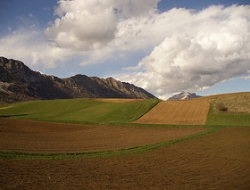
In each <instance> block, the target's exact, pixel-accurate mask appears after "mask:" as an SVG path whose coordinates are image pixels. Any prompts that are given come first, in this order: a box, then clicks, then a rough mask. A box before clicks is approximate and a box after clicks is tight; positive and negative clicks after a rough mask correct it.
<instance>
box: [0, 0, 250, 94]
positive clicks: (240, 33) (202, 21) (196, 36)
mask: <svg viewBox="0 0 250 190" xmlns="http://www.w3.org/2000/svg"><path fill="white" fill-rule="evenodd" d="M0 26H1V27H0V56H4V57H6V58H8V59H16V60H20V61H22V62H24V63H25V64H26V65H27V66H29V67H30V68H31V69H33V70H37V71H40V72H41V73H44V74H48V75H55V76H58V77H61V78H66V77H70V76H74V75H76V74H84V75H87V76H97V77H101V78H108V77H113V78H115V79H117V80H120V81H123V82H129V83H131V84H134V85H136V86H139V87H142V88H144V89H145V90H147V91H148V92H150V93H152V94H154V95H155V96H157V97H158V98H161V99H167V98H168V97H169V96H171V95H173V94H175V93H178V92H181V91H189V92H194V93H197V94H199V95H203V96H205V95H210V94H218V93H231V92H241V91H250V0H203V1H200V0H188V1H187V0H179V1H178V0H175V1H173V0H0Z"/></svg>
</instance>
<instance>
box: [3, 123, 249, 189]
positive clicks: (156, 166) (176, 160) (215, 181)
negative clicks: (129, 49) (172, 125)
mask: <svg viewBox="0 0 250 190" xmlns="http://www.w3.org/2000/svg"><path fill="white" fill-rule="evenodd" d="M249 136H250V128H249V127H237V128H236V127H235V128H225V129H222V130H219V131H216V132H214V133H210V134H207V135H203V136H200V137H197V138H194V139H190V140H187V141H183V142H179V143H177V144H174V145H172V146H169V147H164V148H160V149H157V150H154V151H149V152H146V153H143V154H137V155H130V156H121V157H115V158H87V159H73V160H7V159H0V187H2V189H6V190H8V189H39V190H43V189H46V190H47V189H67V190H68V189H171V190H175V189H180V190H183V189H189V190H190V189H200V190H206V189H209V190H211V189H214V190H222V189H223V190H224V189H227V190H235V189H237V190H249V189H250V138H249ZM0 189H1V188H0Z"/></svg>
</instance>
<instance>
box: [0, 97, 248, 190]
mask: <svg viewBox="0 0 250 190" xmlns="http://www.w3.org/2000/svg"><path fill="white" fill-rule="evenodd" d="M249 99H250V93H238V94H227V95H217V96H210V97H202V98H198V99H195V100H185V101H159V100H157V99H150V100H129V99H71V100H53V101H36V102H21V103H15V104H7V105H1V106H0V150H1V151H0V186H1V187H2V188H3V189H55V188H57V189H242V190H245V189H250V181H249V179H250V168H249V165H250V138H249V136H250V112H249V109H250V108H249V106H245V105H248V104H249V101H248V100H249ZM221 103H223V105H224V106H225V107H226V108H227V111H219V110H218V108H217V107H218V105H219V104H221ZM169 110H172V112H171V111H169ZM173 112H174V114H173ZM157 114H158V116H157V117H156V115H157ZM171 114H172V115H171ZM170 119H171V120H170Z"/></svg>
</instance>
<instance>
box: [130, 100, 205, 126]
mask: <svg viewBox="0 0 250 190" xmlns="http://www.w3.org/2000/svg"><path fill="white" fill-rule="evenodd" d="M209 107H210V105H209V102H208V101H207V100H190V101H182V100H180V101H163V102H160V103H159V104H157V105H156V106H155V107H154V108H153V109H152V110H150V111H149V112H148V113H146V114H145V115H143V116H142V117H141V118H140V119H138V120H136V121H135V122H137V123H151V124H166V123H168V124H196V125H199V124H200V125H201V124H205V122H206V119H207V115H208V111H209Z"/></svg>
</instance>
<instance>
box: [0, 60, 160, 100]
mask: <svg viewBox="0 0 250 190" xmlns="http://www.w3.org/2000/svg"><path fill="white" fill-rule="evenodd" d="M61 98H62V99H63V98H143V99H145V98H155V97H154V96H153V95H152V94H150V93H148V92H147V91H145V90H144V89H142V88H139V87H136V86H134V85H132V84H129V83H125V82H120V81H117V80H115V79H113V78H107V79H102V78H98V77H88V76H86V75H76V76H73V77H70V78H65V79H61V78H58V77H55V76H48V75H44V74H41V73H39V72H36V71H33V70H31V69H30V68H28V67H27V66H26V65H25V64H24V63H22V62H20V61H17V60H13V59H6V58H4V57H0V101H3V102H13V101H22V100H34V99H61Z"/></svg>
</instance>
